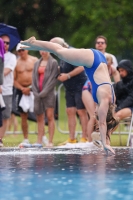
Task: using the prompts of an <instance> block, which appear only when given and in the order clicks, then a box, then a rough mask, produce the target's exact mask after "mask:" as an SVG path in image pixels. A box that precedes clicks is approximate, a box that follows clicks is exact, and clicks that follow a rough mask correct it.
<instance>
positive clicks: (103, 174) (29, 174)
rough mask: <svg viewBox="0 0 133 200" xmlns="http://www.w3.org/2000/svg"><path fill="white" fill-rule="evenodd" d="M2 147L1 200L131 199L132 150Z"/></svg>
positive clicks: (132, 191) (132, 195)
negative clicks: (108, 151)
mask: <svg viewBox="0 0 133 200" xmlns="http://www.w3.org/2000/svg"><path fill="white" fill-rule="evenodd" d="M115 151H116V155H115V156H106V155H105V153H104V152H103V151H101V150H93V151H89V150H81V149H62V150H61V149H55V150H54V149H53V150H45V149H42V150H18V149H14V150H10V149H8V150H1V151H0V200H8V199H9V200H34V199H35V200H43V199H44V200H45V199H46V200H56V199H57V200H121V199H124V200H132V199H133V149H129V148H121V149H116V150H115Z"/></svg>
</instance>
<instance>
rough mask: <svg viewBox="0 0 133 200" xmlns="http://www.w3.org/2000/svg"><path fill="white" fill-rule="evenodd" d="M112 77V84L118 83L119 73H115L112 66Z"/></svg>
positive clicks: (115, 70)
mask: <svg viewBox="0 0 133 200" xmlns="http://www.w3.org/2000/svg"><path fill="white" fill-rule="evenodd" d="M112 76H113V79H114V82H115V83H117V82H119V81H120V74H119V72H118V71H117V69H116V68H114V67H113V66H112Z"/></svg>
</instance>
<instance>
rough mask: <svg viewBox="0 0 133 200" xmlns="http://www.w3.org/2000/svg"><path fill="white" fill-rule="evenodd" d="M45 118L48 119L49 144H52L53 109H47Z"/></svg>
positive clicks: (53, 130) (53, 127)
mask: <svg viewBox="0 0 133 200" xmlns="http://www.w3.org/2000/svg"><path fill="white" fill-rule="evenodd" d="M46 116H47V119H48V132H49V144H52V143H53V137H54V132H55V120H54V108H48V109H47V110H46Z"/></svg>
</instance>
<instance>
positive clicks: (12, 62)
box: [0, 34, 17, 147]
mask: <svg viewBox="0 0 133 200" xmlns="http://www.w3.org/2000/svg"><path fill="white" fill-rule="evenodd" d="M0 37H1V39H2V40H3V42H4V48H5V54H4V78H3V84H2V86H1V89H2V96H3V99H4V102H5V105H6V109H5V110H3V111H2V115H3V125H2V127H0V147H3V141H2V138H3V137H4V134H5V132H6V129H7V125H8V119H9V118H10V116H11V111H12V95H13V82H14V76H13V73H14V69H15V66H16V61H17V60H16V56H15V55H14V54H13V53H11V52H10V51H9V46H10V37H9V36H8V35H6V34H3V35H2V36H0Z"/></svg>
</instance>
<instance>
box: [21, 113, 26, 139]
mask: <svg viewBox="0 0 133 200" xmlns="http://www.w3.org/2000/svg"><path fill="white" fill-rule="evenodd" d="M20 116H21V127H22V131H23V136H24V139H28V121H27V117H28V113H21V114H20Z"/></svg>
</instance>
